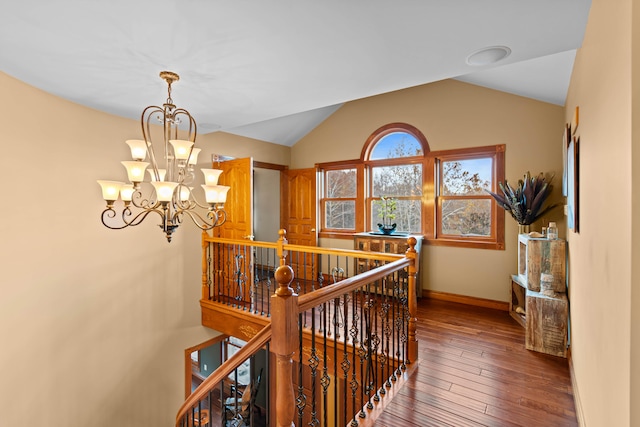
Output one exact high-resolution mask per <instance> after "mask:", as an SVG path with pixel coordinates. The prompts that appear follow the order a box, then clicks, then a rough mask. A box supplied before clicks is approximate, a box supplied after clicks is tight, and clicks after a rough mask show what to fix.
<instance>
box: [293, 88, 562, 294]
mask: <svg viewBox="0 0 640 427" xmlns="http://www.w3.org/2000/svg"><path fill="white" fill-rule="evenodd" d="M563 114H564V109H563V108H562V107H559V106H556V105H551V104H547V103H543V102H538V101H534V100H531V99H527V98H523V97H519V96H515V95H510V94H507V93H503V92H498V91H494V90H490V89H486V88H482V87H479V86H474V85H470V84H467V83H462V82H458V81H455V80H445V81H441V82H437V83H432V84H428V85H424V86H419V87H415V88H411V89H405V90H402V91H397V92H392V93H389V94H385V95H379V96H375V97H371V98H366V99H362V100H358V101H353V102H349V103H347V104H345V105H344V106H343V107H342V108H340V109H339V110H338V111H336V112H335V113H334V114H333V115H332V116H331V117H329V118H328V119H327V120H325V121H324V122H323V123H322V124H321V125H320V126H318V127H317V128H316V129H314V130H313V131H312V132H311V133H309V134H308V135H307V136H306V137H304V138H303V139H302V140H301V141H300V142H298V143H297V144H296V145H294V146H293V148H292V151H291V167H292V168H305V167H311V166H313V165H314V163H317V162H329V161H334V160H346V159H356V158H360V154H361V151H362V147H363V145H364V143H365V141H366V139H367V138H368V137H369V135H371V133H372V132H374V131H375V130H376V129H377V128H379V127H380V126H382V125H385V124H387V123H391V122H406V123H409V124H411V125H413V126H415V127H417V128H418V129H420V130H421V131H422V133H423V134H424V135H425V137H426V138H427V140H428V141H429V146H430V147H431V150H434V151H435V150H446V149H452V148H464V147H473V146H483V145H495V144H506V146H507V150H506V177H507V180H509V181H511V182H513V184H516V183H517V180H518V179H519V178H521V177H522V176H523V175H524V173H525V172H526V171H531V173H537V172H549V173H555V175H556V178H554V183H555V184H556V186H555V187H556V189H555V196H556V199H560V196H561V177H562V151H561V150H562V130H563ZM550 220H551V221H553V220H556V221H558V222H560V223H561V225H562V224H564V217H563V213H562V209H561V208H557V209H556V210H555V211H554V212H553V213H551V214H550V215H549V216H548V217H547V218H545V222H548V221H550ZM536 227H538V229H539V227H540V225H539V224H537V225H536ZM516 235H517V224H516V222H515V221H514V220H513V219H512V218H511V217H507V219H506V250H504V251H496V250H482V249H464V248H451V247H435V246H428V245H427V246H425V247H423V252H424V254H423V259H422V266H424V267H422V275H423V276H422V286H423V289H429V290H434V291H441V292H448V293H454V294H460V295H468V296H473V297H479V298H487V299H491V300H498V301H508V298H509V296H510V294H509V286H510V281H509V280H510V279H509V277H510V275H511V274H514V273H516V272H517V245H516V240H517V237H516ZM321 243H322V244H323V245H327V246H342V247H349V245H352V243H351V242H349V241H342V242H340V241H338V240H336V239H323V241H322V242H321ZM461 267H463V268H461Z"/></svg>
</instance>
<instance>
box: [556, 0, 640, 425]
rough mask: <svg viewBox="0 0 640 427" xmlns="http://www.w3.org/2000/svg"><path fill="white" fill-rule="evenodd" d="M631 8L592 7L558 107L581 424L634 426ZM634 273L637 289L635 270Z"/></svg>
mask: <svg viewBox="0 0 640 427" xmlns="http://www.w3.org/2000/svg"><path fill="white" fill-rule="evenodd" d="M631 11H632V1H631V0H615V1H610V0H606V1H605V0H594V1H593V2H592V5H591V12H590V15H589V21H588V24H587V31H586V34H585V38H584V42H583V46H582V48H581V49H580V50H579V51H578V54H577V57H576V62H575V66H574V70H573V75H572V78H571V85H570V89H569V94H568V97H567V103H566V107H567V111H566V120H570V117H571V115H572V112H573V110H574V108H575V107H576V106H579V107H580V125H579V127H578V131H577V133H578V134H579V136H580V232H579V234H574V233H572V232H569V233H568V234H569V235H568V239H569V297H570V300H571V346H572V360H573V368H574V372H575V380H576V383H577V387H576V389H577V390H576V391H577V394H578V396H579V406H580V408H578V409H579V413H580V416H581V418H582V424H583V425H589V426H601V425H602V426H604V425H611V426H629V425H639V423H640V419H638V418H636V419H635V422H631V419H630V410H631V400H630V390H631V388H632V386H634V387H633V388H634V389H635V390H636V391H637V387H638V382H637V378H636V379H635V381H634V384H632V383H631V382H630V372H631V369H632V366H633V367H635V369H637V364H638V358H637V357H635V358H634V359H631V357H630V355H631V353H630V333H631V328H630V326H631V324H632V323H631V301H632V298H631V297H632V287H631V284H632V280H631V279H632V276H631V273H632V260H633V261H635V263H634V264H636V265H638V264H637V263H638V251H637V250H635V251H633V252H632V236H633V234H635V235H636V237H638V232H637V231H636V228H635V227H633V219H634V218H637V217H638V214H637V212H638V211H637V203H638V197H639V196H638V192H637V191H633V192H632V184H637V183H638V182H639V181H638V176H637V175H638V172H635V174H634V173H633V172H632V171H633V166H636V169H637V166H638V165H640V163H639V162H638V161H637V159H638V154H637V153H636V151H634V150H633V149H632V148H633V146H632V115H631V111H632V110H631V107H632V97H631V89H632V74H631V69H632V68H631V65H632V64H631V40H632V38H631V35H632V33H631V27H632V26H631V24H632V18H631V16H632V15H631ZM635 16H637V12H636V13H635ZM635 23H636V25H637V24H638V23H640V20H638V19H635ZM637 74H638V73H637V71H636V72H635V75H636V77H637ZM635 80H636V81H635V85H637V84H638V81H637V80H638V79H637V78H636V79H635ZM635 102H636V103H637V102H638V101H637V100H635ZM637 114H638V113H637V112H635V115H637ZM636 122H637V118H636ZM636 124H637V123H636ZM634 138H635V139H637V138H638V137H637V135H635V136H634ZM632 204H633V205H634V206H636V209H635V210H633V209H632ZM632 212H633V213H634V215H633V217H634V218H632ZM632 232H633V234H632ZM636 245H637V243H636ZM636 268H637V267H636ZM635 276H636V277H635V281H636V282H637V270H636V272H635ZM635 299H636V302H637V299H638V297H637V296H635ZM637 307H638V306H637V305H636V309H637ZM636 318H637V317H636ZM634 333H635V335H636V337H637V334H638V331H637V324H636V326H635V328H634ZM635 344H636V347H637V345H638V343H637V340H636V343H635ZM636 350H637V349H636ZM632 361H633V362H634V365H631V363H632ZM638 403H640V402H638V401H637V400H636V402H635V404H634V405H633V406H635V407H637V406H638ZM636 410H637V409H636ZM636 417H637V415H636Z"/></svg>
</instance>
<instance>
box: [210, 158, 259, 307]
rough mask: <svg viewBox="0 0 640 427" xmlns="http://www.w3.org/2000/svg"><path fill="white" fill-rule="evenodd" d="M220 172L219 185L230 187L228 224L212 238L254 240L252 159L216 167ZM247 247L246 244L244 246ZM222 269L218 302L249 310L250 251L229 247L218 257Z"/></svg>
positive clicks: (253, 296)
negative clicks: (221, 282) (219, 300)
mask: <svg viewBox="0 0 640 427" xmlns="http://www.w3.org/2000/svg"><path fill="white" fill-rule="evenodd" d="M213 167H214V168H217V169H222V174H221V175H220V179H219V180H218V182H219V183H220V184H221V185H228V186H230V187H231V189H230V190H229V193H228V194H227V202H226V203H225V205H224V208H225V210H226V212H227V220H226V222H225V223H224V224H223V225H222V226H221V227H217V230H215V233H216V234H215V235H216V236H219V237H224V238H228V239H236V240H241V239H246V240H253V159H251V158H244V159H234V160H227V161H224V162H221V163H219V164H218V163H215V164H214V165H213ZM247 243H249V242H247ZM218 256H220V257H221V258H222V259H221V260H220V264H221V265H223V266H224V271H223V273H222V274H223V278H224V280H223V285H222V287H221V290H220V294H221V295H220V298H221V299H222V300H223V301H226V302H227V303H229V304H231V305H235V306H239V307H246V308H250V307H252V306H253V304H254V303H255V301H254V299H255V297H256V296H255V293H254V292H253V283H254V280H253V279H254V272H253V261H254V253H253V248H252V247H250V246H244V245H234V246H229V250H226V251H224V252H222V253H219V255H218Z"/></svg>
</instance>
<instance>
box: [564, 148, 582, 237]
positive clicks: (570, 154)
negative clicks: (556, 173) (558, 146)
mask: <svg viewBox="0 0 640 427" xmlns="http://www.w3.org/2000/svg"><path fill="white" fill-rule="evenodd" d="M579 154H580V137H577V136H574V137H572V138H570V139H569V146H568V147H567V168H566V169H567V227H568V228H569V229H570V230H572V231H573V232H574V233H578V232H579V231H580V228H579V218H580V217H579V215H578V214H579V209H578V208H579V201H580V199H579V194H580V192H579V189H580V185H579V170H580V162H579V160H580V155H579Z"/></svg>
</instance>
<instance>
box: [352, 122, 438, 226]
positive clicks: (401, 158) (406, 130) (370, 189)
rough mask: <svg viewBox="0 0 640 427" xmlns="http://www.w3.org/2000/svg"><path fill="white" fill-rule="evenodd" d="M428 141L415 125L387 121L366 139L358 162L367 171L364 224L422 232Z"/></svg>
mask: <svg viewBox="0 0 640 427" xmlns="http://www.w3.org/2000/svg"><path fill="white" fill-rule="evenodd" d="M428 152H429V143H428V142H427V139H426V138H425V137H424V135H423V134H422V132H420V131H419V130H418V129H416V128H415V127H413V126H411V125H408V124H406V123H391V124H388V125H386V126H383V127H381V128H379V129H377V130H376V131H375V132H373V133H372V134H371V136H370V137H369V138H368V139H367V142H366V143H365V145H364V148H363V150H362V161H363V163H364V164H365V167H366V170H367V177H368V179H367V180H366V188H365V194H366V200H365V204H366V206H365V210H366V213H367V215H366V226H367V228H368V229H369V230H376V229H377V228H378V227H385V226H386V227H388V226H392V225H393V224H395V230H397V231H399V232H405V233H420V234H421V233H423V209H422V193H423V190H422V189H423V187H424V173H423V172H424V159H425V155H426V154H427V153H428Z"/></svg>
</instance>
